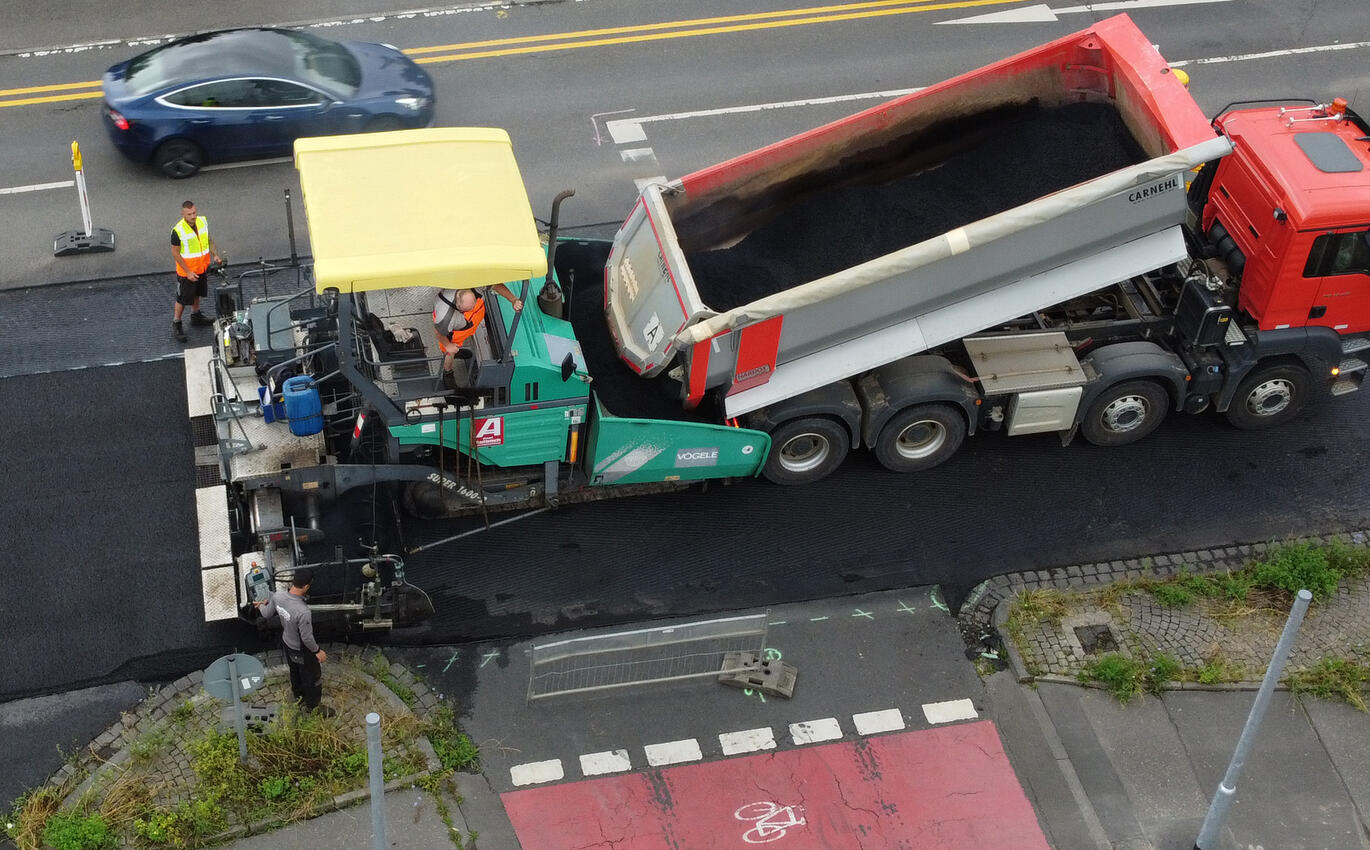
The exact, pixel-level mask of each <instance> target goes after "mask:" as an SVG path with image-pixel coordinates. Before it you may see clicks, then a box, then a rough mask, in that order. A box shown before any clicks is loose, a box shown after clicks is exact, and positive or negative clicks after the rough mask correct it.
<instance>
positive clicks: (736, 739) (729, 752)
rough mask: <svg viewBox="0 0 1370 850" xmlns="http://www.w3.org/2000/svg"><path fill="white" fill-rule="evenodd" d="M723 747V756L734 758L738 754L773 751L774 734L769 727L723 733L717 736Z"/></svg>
mask: <svg viewBox="0 0 1370 850" xmlns="http://www.w3.org/2000/svg"><path fill="white" fill-rule="evenodd" d="M718 743H719V744H720V745H721V746H722V747H723V755H725V756H735V755H737V754H738V753H754V752H757V751H758V750H773V749H775V733H774V732H772V731H771V727H769V726H762V727H761V728H760V729H744V730H742V731H741V732H724V733H722V734H720V735H719V736H718Z"/></svg>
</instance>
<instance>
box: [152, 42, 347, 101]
mask: <svg viewBox="0 0 1370 850" xmlns="http://www.w3.org/2000/svg"><path fill="white" fill-rule="evenodd" d="M239 75H269V76H273V77H284V78H287V79H295V80H301V81H303V82H307V83H311V84H313V85H315V86H318V87H319V88H321V89H323V90H325V91H327V92H330V93H332V94H334V95H336V96H338V97H339V98H345V97H350V96H352V95H353V94H355V93H356V91H357V88H358V87H359V86H360V85H361V66H360V65H358V64H357V60H356V58H355V57H353V55H352V53H351V52H350V51H348V49H347V48H346V47H343V46H342V45H341V44H338V43H337V42H336V41H329V40H328V39H326V38H320V37H319V36H316V35H312V34H310V33H305V32H296V31H294V30H268V29H248V30H227V31H224V32H211V33H204V34H202V35H194V36H190V37H189V38H183V39H179V40H177V41H173V42H171V43H170V44H164V45H162V46H161V47H155V48H153V49H152V50H149V51H147V52H146V53H142V54H139V55H138V56H135V57H134V58H133V59H130V60H129V63H128V69H127V70H126V71H125V78H126V84H127V86H128V88H129V91H130V92H131V93H133V94H135V95H141V94H148V93H149V92H154V91H157V90H159V89H163V88H166V87H167V86H172V85H178V84H180V83H187V82H193V81H195V80H203V79H208V78H212V77H229V76H239Z"/></svg>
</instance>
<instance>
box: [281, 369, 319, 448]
mask: <svg viewBox="0 0 1370 850" xmlns="http://www.w3.org/2000/svg"><path fill="white" fill-rule="evenodd" d="M312 380H313V379H311V378H310V377H309V376H308V375H296V376H295V377H293V378H287V379H286V382H285V388H284V389H285V418H286V419H288V420H289V421H290V433H292V434H294V435H295V436H296V437H309V436H312V435H314V434H317V433H319V432H320V431H322V430H323V404H322V402H320V401H319V391H318V390H317V389H315V388H314V387H313V386H311V385H310V384H311V383H312Z"/></svg>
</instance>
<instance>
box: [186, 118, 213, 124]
mask: <svg viewBox="0 0 1370 850" xmlns="http://www.w3.org/2000/svg"><path fill="white" fill-rule="evenodd" d="M190 123H192V124H212V123H213V122H212V121H211V120H210V119H208V118H192V119H190Z"/></svg>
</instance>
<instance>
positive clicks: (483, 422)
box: [476, 416, 504, 448]
mask: <svg viewBox="0 0 1370 850" xmlns="http://www.w3.org/2000/svg"><path fill="white" fill-rule="evenodd" d="M502 445H504V417H503V416H492V417H490V418H489V419H477V420H476V447H477V448H484V447H485V446H502Z"/></svg>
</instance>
